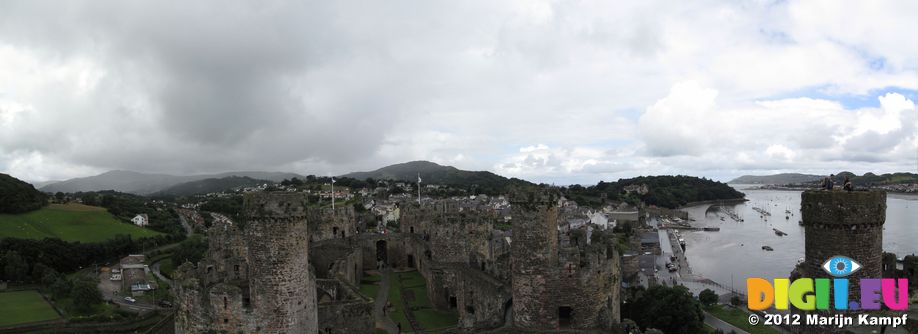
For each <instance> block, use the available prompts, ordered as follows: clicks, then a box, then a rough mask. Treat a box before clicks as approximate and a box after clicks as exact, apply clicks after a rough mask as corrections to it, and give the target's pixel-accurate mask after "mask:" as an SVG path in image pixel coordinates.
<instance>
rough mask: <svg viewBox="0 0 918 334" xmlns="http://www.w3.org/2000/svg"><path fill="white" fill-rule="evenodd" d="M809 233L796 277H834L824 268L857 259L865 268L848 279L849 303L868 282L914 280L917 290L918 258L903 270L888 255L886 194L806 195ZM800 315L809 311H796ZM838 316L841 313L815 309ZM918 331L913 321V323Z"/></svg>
mask: <svg viewBox="0 0 918 334" xmlns="http://www.w3.org/2000/svg"><path fill="white" fill-rule="evenodd" d="M800 205H801V208H800V211H801V213H802V214H803V226H804V231H805V233H806V234H805V241H804V242H805V258H804V261H803V262H802V263H800V264H798V265H797V267H796V268H795V269H794V271H793V272H792V273H791V276H790V279H791V280H795V279H797V278H801V277H809V278H833V277H832V276H831V275H829V274H828V273H827V272H825V270H823V268H822V265H823V264H824V263H825V262H826V261H827V260H828V259H829V258H831V257H833V256H836V255H842V256H846V257H849V258H851V259H853V260H854V261H855V262H857V263H859V264H860V265H861V266H862V268H860V269H859V270H857V271H856V272H854V273H852V274H851V275H849V276H847V278H849V282H850V283H849V284H850V287H849V289H848V300H849V301H859V300H860V299H861V296H860V284H859V282H860V280H861V279H862V278H881V277H886V278H895V277H904V278H909V281H910V282H911V284H912V288H915V283H916V280H918V257H915V256H906V257H905V261H904V269H903V270H899V269H897V263H896V262H897V259H896V256H895V254H889V253H886V254H884V253H883V224H885V223H886V192H884V191H852V192H849V191H827V190H808V191H804V192H803V193H802V194H801V204H800ZM794 312H795V313H803V312H801V311H799V310H795V311H794ZM815 312H817V313H819V314H822V315H832V314H834V313H835V312H837V311H815ZM907 326H908V327H909V328H911V329H912V330H914V329H918V323H916V322H915V321H914V320H912V319H909V323H908V325H907ZM793 330H794V331H795V332H797V333H836V332H842V331H841V330H840V329H838V328H835V327H819V326H799V327H795V328H793Z"/></svg>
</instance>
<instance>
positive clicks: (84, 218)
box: [0, 203, 161, 242]
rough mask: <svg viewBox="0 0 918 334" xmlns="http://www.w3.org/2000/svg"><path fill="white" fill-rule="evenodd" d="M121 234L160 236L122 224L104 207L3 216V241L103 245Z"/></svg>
mask: <svg viewBox="0 0 918 334" xmlns="http://www.w3.org/2000/svg"><path fill="white" fill-rule="evenodd" d="M118 234H126V235H130V236H131V237H132V238H135V239H137V238H142V237H152V236H157V235H160V234H161V233H159V232H156V231H153V230H148V229H144V228H141V227H138V226H134V225H132V224H128V223H123V222H121V221H120V220H118V219H117V218H115V217H114V216H112V215H111V214H110V213H108V211H107V210H105V208H100V207H95V206H88V205H82V204H76V203H71V204H51V205H48V206H46V207H44V208H41V209H39V210H35V211H32V212H27V213H22V214H0V239H2V238H22V239H44V238H59V239H61V240H64V241H79V242H102V241H106V240H109V239H112V238H114V237H115V235H118Z"/></svg>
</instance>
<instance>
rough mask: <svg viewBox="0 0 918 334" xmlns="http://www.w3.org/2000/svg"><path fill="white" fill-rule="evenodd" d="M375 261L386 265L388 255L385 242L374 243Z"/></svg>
mask: <svg viewBox="0 0 918 334" xmlns="http://www.w3.org/2000/svg"><path fill="white" fill-rule="evenodd" d="M376 261H379V262H380V263H382V264H387V263H388V262H389V255H388V253H387V248H386V241H385V240H379V241H377V242H376Z"/></svg>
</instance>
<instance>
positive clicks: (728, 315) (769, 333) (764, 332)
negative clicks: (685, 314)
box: [705, 305, 780, 334]
mask: <svg viewBox="0 0 918 334" xmlns="http://www.w3.org/2000/svg"><path fill="white" fill-rule="evenodd" d="M705 311H708V313H710V314H711V315H713V316H715V317H717V318H718V319H720V320H723V321H725V322H727V323H729V324H731V325H733V326H736V327H738V328H739V329H742V330H744V331H747V332H749V333H751V334H779V333H780V332H778V331H777V330H775V329H773V328H771V327H769V326H763V325H758V326H753V325H750V324H749V313H748V312H746V311H743V310H739V309H736V308H733V307H729V306H724V305H714V306H712V307H710V308H706V309H705Z"/></svg>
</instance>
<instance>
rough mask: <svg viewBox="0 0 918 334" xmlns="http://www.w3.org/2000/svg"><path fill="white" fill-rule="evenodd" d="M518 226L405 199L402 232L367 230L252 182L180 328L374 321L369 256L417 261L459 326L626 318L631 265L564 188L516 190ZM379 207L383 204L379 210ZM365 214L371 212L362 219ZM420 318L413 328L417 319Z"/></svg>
mask: <svg viewBox="0 0 918 334" xmlns="http://www.w3.org/2000/svg"><path fill="white" fill-rule="evenodd" d="M511 203H512V207H511V209H512V217H513V218H512V232H511V231H500V230H497V229H495V224H494V222H495V221H496V220H497V215H496V214H495V213H494V212H493V210H489V209H488V208H486V207H480V208H476V207H471V208H470V207H460V206H459V205H458V204H457V203H456V202H454V201H451V200H442V201H435V202H433V203H430V204H425V205H423V206H420V205H418V204H406V203H403V204H402V208H403V211H402V218H401V222H400V228H399V232H395V233H383V234H381V233H374V232H371V231H366V228H364V226H363V221H364V220H367V219H366V217H358V214H356V213H355V212H354V209H353V208H351V207H344V208H337V209H335V210H331V209H309V208H308V207H307V205H306V203H305V198H304V197H303V195H301V194H296V193H264V192H262V193H247V194H246V195H245V202H244V219H243V220H244V221H241V222H221V223H217V224H215V225H214V226H212V227H211V228H210V229H209V230H208V243H209V250H208V253H207V255H206V256H205V258H204V259H203V260H202V261H200V262H199V263H197V264H191V263H186V264H183V265H181V266H180V267H179V268H178V269H177V270H176V274H175V281H176V284H175V294H176V300H177V303H176V306H177V309H178V311H177V313H176V318H175V319H176V320H175V330H176V332H177V333H208V332H226V333H373V331H374V315H373V303H374V298H375V297H376V296H364V295H362V294H361V293H360V292H359V289H357V288H356V286H357V285H359V282H360V280H361V278H362V276H363V273H364V271H365V270H372V269H376V268H377V266H379V265H384V266H387V267H394V268H403V269H411V268H413V269H416V270H417V271H418V272H419V273H420V274H421V276H422V277H423V278H424V281H425V282H426V286H427V290H428V291H427V293H428V297H429V299H430V302H431V304H432V306H433V307H434V308H436V309H438V310H450V309H452V310H455V312H456V313H457V314H458V324H457V326H456V327H455V328H453V329H451V330H450V331H453V332H479V331H488V330H496V331H502V330H503V331H506V330H509V331H511V332H512V331H515V329H519V330H526V331H529V332H542V331H548V332H551V331H557V330H566V331H573V332H576V331H580V330H584V331H589V330H609V329H612V328H614V327H613V326H615V325H616V324H618V323H619V321H620V319H619V302H620V300H619V298H620V297H619V289H620V286H621V269H620V267H621V265H620V259H619V256H618V253H617V252H616V250H615V248H614V247H613V245H614V242H611V241H607V240H608V239H609V238H608V236H606V235H605V234H604V233H602V232H601V231H597V232H595V233H592V234H590V233H586V232H584V231H583V230H581V229H575V230H571V229H570V228H569V227H568V228H566V229H565V228H564V227H563V226H561V225H559V219H558V198H557V197H556V196H553V195H551V194H548V193H523V194H517V195H514V196H513V197H511ZM371 219H372V218H371ZM358 221H359V222H358ZM407 330H409V329H406V331H407Z"/></svg>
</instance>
